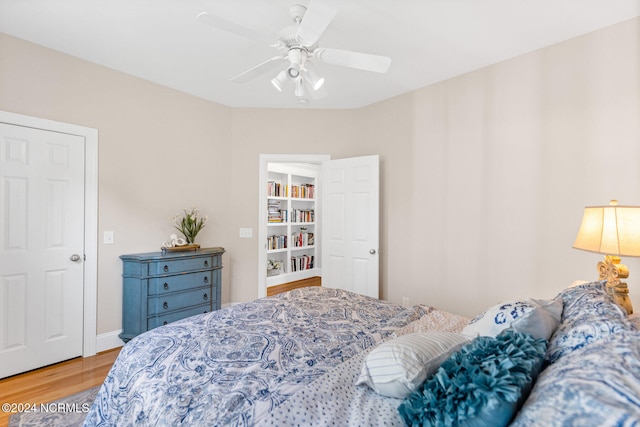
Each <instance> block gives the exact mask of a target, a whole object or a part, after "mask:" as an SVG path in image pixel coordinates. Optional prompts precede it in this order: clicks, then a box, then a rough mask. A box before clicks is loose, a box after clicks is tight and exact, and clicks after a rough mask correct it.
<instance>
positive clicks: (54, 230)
mask: <svg viewBox="0 0 640 427" xmlns="http://www.w3.org/2000/svg"><path fill="white" fill-rule="evenodd" d="M84 143H85V141H84V138H83V137H82V136H77V135H70V134H66V133H60V132H53V131H46V130H41V129H34V128H30V127H24V126H17V125H11V124H4V123H0V378H3V377H6V376H9V375H13V374H16V373H19V372H23V371H26V370H30V369H34V368H37V367H40V366H44V365H48V364H51V363H56V362H59V361H61V360H66V359H69V358H72V357H76V356H79V355H81V354H82V353H83V347H82V345H83V310H82V307H83V274H84V272H83V268H84V262H83V258H84V255H83V254H84V214H85V213H84V203H85V201H84V197H85V195H84V191H85V188H84V159H85V152H84V151H85V145H84Z"/></svg>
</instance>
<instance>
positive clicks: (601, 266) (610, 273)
mask: <svg viewBox="0 0 640 427" xmlns="http://www.w3.org/2000/svg"><path fill="white" fill-rule="evenodd" d="M598 273H599V274H600V280H603V279H607V284H606V287H607V292H608V293H609V295H611V297H612V298H613V300H614V302H615V303H616V304H618V305H619V306H620V307H622V308H624V309H625V310H626V311H627V314H632V313H633V305H632V304H631V299H629V287H628V286H627V284H626V283H624V282H621V281H620V278H623V279H626V278H627V277H629V269H628V268H627V266H626V265H624V264H620V257H617V256H613V255H607V256H605V257H604V261H600V262H599V263H598Z"/></svg>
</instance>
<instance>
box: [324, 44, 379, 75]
mask: <svg viewBox="0 0 640 427" xmlns="http://www.w3.org/2000/svg"><path fill="white" fill-rule="evenodd" d="M313 56H314V57H315V58H317V59H318V60H320V61H322V62H325V63H327V64H331V65H339V66H341V67H349V68H357V69H359V70H364V71H373V72H374V73H386V72H387V70H388V69H389V66H390V65H391V58H389V57H387V56H380V55H371V54H368V53H360V52H352V51H349V50H340V49H325V48H318V49H316V50H314V51H313Z"/></svg>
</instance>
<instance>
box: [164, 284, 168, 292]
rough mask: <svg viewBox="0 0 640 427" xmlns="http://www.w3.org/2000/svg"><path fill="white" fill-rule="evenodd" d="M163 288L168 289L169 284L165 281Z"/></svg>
mask: <svg viewBox="0 0 640 427" xmlns="http://www.w3.org/2000/svg"><path fill="white" fill-rule="evenodd" d="M164 289H165V291H168V290H169V284H168V283H166V282H165V284H164Z"/></svg>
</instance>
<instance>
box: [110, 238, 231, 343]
mask: <svg viewBox="0 0 640 427" xmlns="http://www.w3.org/2000/svg"><path fill="white" fill-rule="evenodd" d="M223 253H224V249H223V248H203V249H198V250H197V251H189V252H167V253H166V254H163V253H162V252H150V253H143V254H131V255H121V256H120V259H121V260H122V302H123V305H122V333H121V334H120V335H119V337H120V339H122V340H123V341H125V342H126V341H129V340H130V339H131V338H133V337H135V336H136V335H139V334H141V333H143V332H145V331H148V330H149V329H153V328H155V327H158V326H161V325H166V324H167V323H170V322H174V321H176V320H179V319H184V318H185V317H189V316H193V315H195V314H200V313H207V312H209V311H212V310H218V309H220V287H221V285H222V283H221V272H222V254H223Z"/></svg>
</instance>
